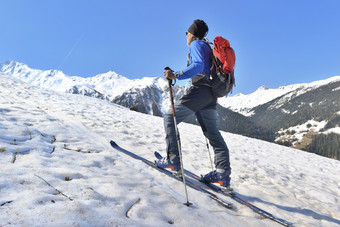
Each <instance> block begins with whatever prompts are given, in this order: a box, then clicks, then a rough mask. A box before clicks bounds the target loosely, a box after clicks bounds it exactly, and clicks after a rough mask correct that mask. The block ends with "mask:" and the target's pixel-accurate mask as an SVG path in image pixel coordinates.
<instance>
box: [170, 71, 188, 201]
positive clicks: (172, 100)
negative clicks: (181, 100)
mask: <svg viewBox="0 0 340 227" xmlns="http://www.w3.org/2000/svg"><path fill="white" fill-rule="evenodd" d="M164 70H171V69H170V68H169V67H166V68H165V69H164ZM171 71H172V70H171ZM168 83H169V91H170V101H171V107H172V116H173V118H174V125H175V132H176V139H177V146H178V153H179V160H180V163H181V170H182V179H183V184H184V190H185V196H186V199H187V202H186V203H184V205H186V206H190V205H192V203H190V202H189V197H188V190H187V184H186V182H185V176H184V168H183V160H182V151H181V143H180V138H179V133H178V128H177V122H176V112H175V104H174V96H173V93H172V80H169V79H168Z"/></svg>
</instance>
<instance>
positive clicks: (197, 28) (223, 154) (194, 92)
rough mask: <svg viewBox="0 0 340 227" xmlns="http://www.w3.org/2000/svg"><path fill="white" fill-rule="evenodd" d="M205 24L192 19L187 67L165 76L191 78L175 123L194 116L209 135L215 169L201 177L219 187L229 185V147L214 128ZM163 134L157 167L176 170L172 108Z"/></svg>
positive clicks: (169, 71) (179, 166) (177, 109)
mask: <svg viewBox="0 0 340 227" xmlns="http://www.w3.org/2000/svg"><path fill="white" fill-rule="evenodd" d="M208 30H209V29H208V26H207V24H206V23H205V22H204V21H203V20H195V21H194V22H193V24H192V25H191V26H190V27H189V29H188V30H187V32H186V39H187V45H188V46H189V57H188V66H187V67H186V68H185V69H183V70H180V71H177V72H175V73H174V72H173V71H171V70H165V71H164V76H165V78H166V79H168V80H174V79H178V80H183V79H189V78H191V86H190V88H189V90H188V92H187V93H186V94H185V95H184V96H183V97H182V98H181V99H180V100H178V101H176V103H175V112H176V123H177V124H179V123H180V122H182V121H183V120H184V119H185V118H187V117H189V116H191V115H192V114H195V115H196V118H197V120H198V122H199V124H200V125H201V128H202V131H203V134H204V136H205V137H206V138H208V140H209V142H210V144H211V146H212V147H213V150H214V153H215V167H216V170H214V171H211V172H210V173H208V174H206V175H204V176H203V179H204V180H205V181H206V182H209V183H219V184H220V185H221V186H224V187H229V185H230V174H231V168H230V162H229V150H228V147H227V145H226V143H225V141H224V139H223V137H222V135H221V133H220V132H219V130H218V127H217V113H216V104H217V98H216V97H215V96H214V95H213V93H212V90H211V87H210V86H209V84H208V81H207V79H206V77H205V76H204V75H209V74H210V68H211V64H212V63H211V48H210V47H209V46H208V44H207V43H205V37H206V35H207V33H208ZM164 127H165V133H166V145H167V157H166V158H163V159H159V160H158V161H157V162H156V163H157V166H158V167H161V168H168V169H172V170H174V171H179V170H180V168H181V164H180V157H179V151H178V145H177V138H176V131H175V126H174V119H173V115H172V112H171V110H170V111H168V112H167V113H166V114H165V116H164Z"/></svg>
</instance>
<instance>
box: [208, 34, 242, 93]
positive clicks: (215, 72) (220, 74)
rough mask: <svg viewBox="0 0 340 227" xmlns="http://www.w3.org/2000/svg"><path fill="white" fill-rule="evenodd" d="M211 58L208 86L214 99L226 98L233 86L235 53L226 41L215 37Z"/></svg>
mask: <svg viewBox="0 0 340 227" xmlns="http://www.w3.org/2000/svg"><path fill="white" fill-rule="evenodd" d="M209 46H210V45H209ZM211 58H212V66H211V69H210V76H209V77H210V78H209V81H210V86H211V88H212V91H213V93H214V95H215V96H216V97H223V96H226V95H228V94H229V93H230V92H232V88H233V86H235V77H234V66H235V61H236V56H235V51H234V49H233V48H231V47H230V43H229V41H228V40H227V39H225V38H223V37H221V36H217V37H216V38H215V39H214V48H213V49H212V56H211Z"/></svg>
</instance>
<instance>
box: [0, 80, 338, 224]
mask: <svg viewBox="0 0 340 227" xmlns="http://www.w3.org/2000/svg"><path fill="white" fill-rule="evenodd" d="M98 110H100V111H98ZM179 130H180V132H181V142H182V152H183V161H184V167H185V168H186V169H188V170H190V171H193V172H195V173H197V174H204V173H206V172H208V171H210V170H211V169H210V162H209V157H208V154H207V151H206V145H205V140H204V138H203V135H202V131H201V128H200V127H199V126H195V125H191V124H185V123H182V124H180V125H179ZM222 136H223V137H224V138H225V140H226V142H227V144H228V147H229V149H230V157H231V166H232V176H231V177H232V187H233V188H234V190H235V191H236V192H237V193H239V196H240V197H242V198H243V199H246V200H248V201H250V202H251V203H254V204H255V205H256V206H258V207H260V208H262V209H264V210H266V211H268V212H270V213H272V214H274V215H275V216H278V217H279V218H282V219H285V220H287V221H289V222H292V223H293V224H294V226H324V227H328V226H329V227H331V226H332V227H333V226H339V225H340V206H339V201H340V190H339V187H340V185H339V182H340V176H339V174H337V173H339V172H340V162H339V161H336V160H332V159H328V158H324V157H321V156H318V155H315V154H311V153H307V152H302V151H300V150H295V149H292V148H287V147H284V146H280V145H277V144H273V143H269V142H265V141H261V140H257V139H251V138H247V137H243V136H240V135H235V134H231V133H227V132H222ZM111 139H113V140H115V141H116V142H117V143H118V144H119V145H120V146H122V147H124V148H126V149H128V150H131V151H133V152H136V153H137V154H138V155H140V156H142V157H144V158H147V159H149V160H154V156H153V152H154V151H155V150H157V151H160V152H161V153H162V154H165V141H164V131H163V124H162V119H161V118H158V117H154V116H150V115H146V114H141V113H137V112H134V111H130V110H129V109H128V108H125V107H122V106H119V105H116V104H113V103H110V102H107V101H105V100H99V99H94V98H89V97H85V96H81V95H72V94H67V93H60V92H54V91H51V90H46V89H41V88H38V87H36V86H32V85H30V84H27V83H24V82H22V81H20V80H18V79H15V78H13V77H10V76H7V75H3V74H1V73H0V174H1V177H0V213H1V215H0V226H170V225H173V226H196V227H203V226H204V227H205V226H217V227H219V226H221V227H222V226H240V227H243V226H254V227H256V226H258V227H260V226H261V227H262V226H268V227H269V226H270V227H271V226H280V225H279V224H277V223H275V222H272V221H270V220H268V219H263V218H260V216H258V215H257V214H255V213H254V212H252V211H251V210H250V209H248V208H247V207H244V206H242V205H240V204H238V203H236V202H233V200H231V199H229V198H228V197H222V198H223V199H224V200H227V201H229V202H233V203H234V206H235V209H234V210H226V209H225V208H224V207H221V206H220V205H218V204H217V203H216V202H215V201H213V200H211V199H210V198H209V197H207V196H206V195H204V194H202V193H201V192H199V191H196V190H193V189H191V188H188V195H189V200H190V202H192V203H193V204H194V205H193V206H192V207H187V206H184V205H183V202H185V195H184V188H183V185H182V183H180V182H178V181H175V180H173V179H171V178H169V177H166V176H165V175H163V174H162V173H160V172H159V171H156V170H153V169H151V168H148V167H147V166H146V165H145V164H144V163H142V162H140V161H137V160H134V159H132V158H130V157H128V156H126V155H124V154H122V153H119V152H117V151H115V150H114V149H112V148H111V147H110V145H109V141H110V140H111ZM136 147H138V149H136ZM198 183H199V182H198ZM201 185H202V184H201ZM202 186H204V185H202ZM207 189H208V188H207ZM208 190H209V189H208Z"/></svg>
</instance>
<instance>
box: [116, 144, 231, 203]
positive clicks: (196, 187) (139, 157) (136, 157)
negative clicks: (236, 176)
mask: <svg viewBox="0 0 340 227" xmlns="http://www.w3.org/2000/svg"><path fill="white" fill-rule="evenodd" d="M110 144H111V146H112V147H113V148H114V149H116V150H117V151H120V152H123V153H124V154H126V155H128V156H130V157H132V158H134V159H137V160H140V161H142V162H144V163H145V164H146V165H148V166H150V167H152V168H154V169H157V170H158V171H160V172H162V173H164V174H165V175H167V176H169V177H171V178H173V179H176V180H178V181H181V182H183V179H182V177H179V176H177V175H176V174H174V173H172V172H171V171H169V170H166V169H162V168H159V167H157V166H156V165H155V164H154V162H151V161H149V160H147V159H145V158H143V157H141V156H139V155H137V154H135V153H132V152H130V151H128V150H126V149H124V148H122V147H120V146H119V145H118V144H117V143H116V142H114V141H112V140H111V141H110ZM186 183H187V185H188V186H189V187H191V188H193V189H196V190H198V191H201V192H203V193H204V194H206V195H207V196H209V197H210V198H211V199H213V200H215V201H216V202H217V203H219V204H220V205H222V206H223V207H225V208H228V209H232V208H233V205H232V203H229V202H226V201H224V200H223V199H221V198H219V197H218V196H217V195H215V194H214V193H212V192H210V191H208V190H206V189H204V188H202V187H201V186H199V185H197V184H196V183H195V182H194V181H193V180H192V179H188V178H186ZM185 205H188V204H186V203H185Z"/></svg>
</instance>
